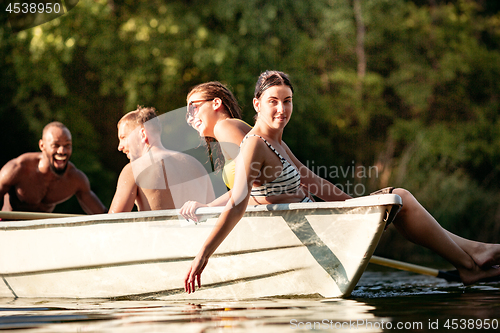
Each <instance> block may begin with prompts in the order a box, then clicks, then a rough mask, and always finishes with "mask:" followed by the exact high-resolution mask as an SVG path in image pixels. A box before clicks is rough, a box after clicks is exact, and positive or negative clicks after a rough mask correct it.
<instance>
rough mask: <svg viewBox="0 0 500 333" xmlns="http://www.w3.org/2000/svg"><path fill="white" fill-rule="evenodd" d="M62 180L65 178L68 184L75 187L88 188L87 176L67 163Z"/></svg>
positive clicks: (70, 163)
mask: <svg viewBox="0 0 500 333" xmlns="http://www.w3.org/2000/svg"><path fill="white" fill-rule="evenodd" d="M64 178H66V179H67V180H68V181H69V182H70V184H73V185H74V186H75V187H80V186H83V187H85V188H87V187H90V183H89V179H88V178H87V175H86V174H85V173H84V172H83V171H82V170H80V169H78V168H77V167H76V166H75V165H74V164H73V163H72V162H68V168H67V170H66V172H65V174H64Z"/></svg>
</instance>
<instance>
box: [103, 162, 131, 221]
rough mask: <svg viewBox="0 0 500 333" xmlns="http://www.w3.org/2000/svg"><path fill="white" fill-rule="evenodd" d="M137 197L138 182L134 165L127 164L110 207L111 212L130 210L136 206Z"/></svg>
mask: <svg viewBox="0 0 500 333" xmlns="http://www.w3.org/2000/svg"><path fill="white" fill-rule="evenodd" d="M135 199H137V184H136V183H135V178H134V173H133V172H132V165H131V164H130V163H129V164H127V165H126V166H125V167H124V168H123V170H122V172H121V173H120V177H118V184H117V185H116V192H115V196H114V197H113V201H112V202H111V207H109V213H120V212H130V211H132V208H134V203H135Z"/></svg>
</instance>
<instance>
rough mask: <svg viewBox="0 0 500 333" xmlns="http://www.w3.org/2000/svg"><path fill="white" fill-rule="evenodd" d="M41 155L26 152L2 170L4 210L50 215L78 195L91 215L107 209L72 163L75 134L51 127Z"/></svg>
mask: <svg viewBox="0 0 500 333" xmlns="http://www.w3.org/2000/svg"><path fill="white" fill-rule="evenodd" d="M39 147H40V150H41V152H40V153H25V154H22V155H21V156H19V157H17V158H15V159H13V160H10V161H9V162H7V164H5V165H4V167H3V168H2V169H1V170H0V207H2V210H3V211H29V212H46V213H50V212H52V211H53V210H54V208H55V206H56V205H57V204H59V203H61V202H63V201H66V200H68V199H69V198H71V197H72V196H73V195H76V197H77V199H78V202H79V203H80V205H81V207H82V208H83V210H84V211H85V212H86V213H87V214H98V213H105V212H106V207H105V206H104V205H103V204H102V202H101V201H100V200H99V198H98V197H97V196H96V195H95V194H94V192H92V190H91V189H90V184H89V180H88V179H87V176H85V174H84V173H83V172H82V171H80V170H78V169H77V168H76V167H75V166H74V164H73V163H71V162H70V161H69V158H70V156H71V152H72V142H71V133H70V131H69V130H68V128H67V127H66V126H64V125H63V124H62V123H60V122H52V123H49V124H47V125H46V126H45V127H44V129H43V133H42V139H41V140H40V141H39Z"/></svg>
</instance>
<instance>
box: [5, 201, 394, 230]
mask: <svg viewBox="0 0 500 333" xmlns="http://www.w3.org/2000/svg"><path fill="white" fill-rule="evenodd" d="M402 204H403V203H402V199H401V197H400V196H398V195H397V194H380V195H370V196H364V197H359V198H354V199H348V200H345V201H329V202H307V203H285V204H268V205H252V206H248V207H247V209H246V211H245V215H244V216H251V215H253V214H255V213H263V212H282V211H290V210H295V211H301V210H315V209H351V208H357V207H374V206H395V205H396V206H402ZM224 209H225V207H222V206H219V207H202V208H198V210H197V211H196V213H197V215H203V216H205V217H207V216H208V217H210V216H213V217H215V216H217V215H219V214H220V213H222V212H223V210H224ZM172 216H178V217H180V214H179V209H168V210H155V211H143V212H124V213H116V214H94V215H79V216H71V217H59V218H48V219H37V220H24V221H0V231H9V230H22V229H39V228H56V227H65V226H80V225H94V224H107V223H132V222H154V221H158V220H161V219H164V218H165V217H172ZM186 223H187V222H186ZM191 223H192V224H193V225H194V223H193V222H191Z"/></svg>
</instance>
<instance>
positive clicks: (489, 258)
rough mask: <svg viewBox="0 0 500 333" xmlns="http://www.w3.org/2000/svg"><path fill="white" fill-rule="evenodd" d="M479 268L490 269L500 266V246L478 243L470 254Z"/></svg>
mask: <svg viewBox="0 0 500 333" xmlns="http://www.w3.org/2000/svg"><path fill="white" fill-rule="evenodd" d="M469 255H470V256H471V257H472V259H473V260H474V262H475V263H476V264H477V265H478V266H479V267H484V268H488V267H491V266H493V265H499V264H500V244H487V243H478V244H477V246H476V247H475V248H474V250H473V253H469Z"/></svg>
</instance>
